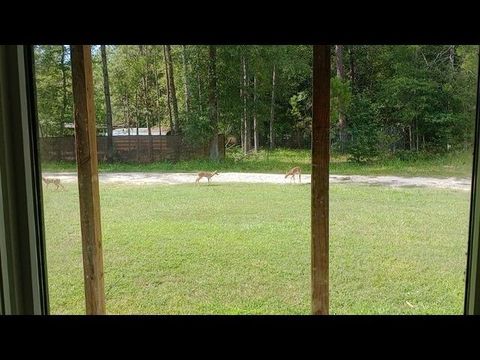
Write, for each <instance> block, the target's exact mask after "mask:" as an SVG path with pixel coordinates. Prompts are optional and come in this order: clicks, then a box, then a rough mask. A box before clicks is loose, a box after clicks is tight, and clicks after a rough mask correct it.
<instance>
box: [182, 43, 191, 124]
mask: <svg viewBox="0 0 480 360" xmlns="http://www.w3.org/2000/svg"><path fill="white" fill-rule="evenodd" d="M182 61H183V86H184V91H185V120H186V121H187V122H188V119H189V116H190V95H189V93H188V65H187V63H188V62H187V49H186V46H185V45H182Z"/></svg>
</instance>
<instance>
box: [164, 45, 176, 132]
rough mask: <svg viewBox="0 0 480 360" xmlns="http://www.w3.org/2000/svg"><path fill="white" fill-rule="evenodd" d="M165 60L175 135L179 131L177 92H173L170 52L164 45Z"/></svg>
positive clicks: (173, 78)
mask: <svg viewBox="0 0 480 360" xmlns="http://www.w3.org/2000/svg"><path fill="white" fill-rule="evenodd" d="M164 50H165V59H166V60H167V65H168V75H169V76H168V82H169V87H170V101H171V103H172V115H173V130H174V131H173V132H174V134H177V133H178V131H179V124H178V104H177V92H176V90H175V76H174V73H173V62H172V52H171V48H170V45H165V47H164Z"/></svg>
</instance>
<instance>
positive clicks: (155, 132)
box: [113, 126, 170, 136]
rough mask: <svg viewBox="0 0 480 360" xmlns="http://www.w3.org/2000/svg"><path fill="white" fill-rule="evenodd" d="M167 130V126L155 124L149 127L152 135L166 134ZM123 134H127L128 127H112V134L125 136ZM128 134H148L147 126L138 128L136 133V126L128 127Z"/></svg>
mask: <svg viewBox="0 0 480 360" xmlns="http://www.w3.org/2000/svg"><path fill="white" fill-rule="evenodd" d="M169 130H170V129H169V128H161V129H159V128H158V126H157V127H152V128H150V133H151V134H152V135H167V132H168V131H169ZM160 131H161V133H160ZM125 135H128V128H116V129H113V136H125ZM130 135H148V128H138V134H137V128H130Z"/></svg>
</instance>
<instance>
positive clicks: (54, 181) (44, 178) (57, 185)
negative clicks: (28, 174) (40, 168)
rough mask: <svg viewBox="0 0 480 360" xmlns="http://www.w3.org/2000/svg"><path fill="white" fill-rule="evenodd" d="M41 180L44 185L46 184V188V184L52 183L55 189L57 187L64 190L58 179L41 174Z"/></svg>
mask: <svg viewBox="0 0 480 360" xmlns="http://www.w3.org/2000/svg"><path fill="white" fill-rule="evenodd" d="M42 180H43V182H44V183H45V185H47V188H48V185H50V184H53V185H55V186H56V188H55V190H58V188H59V187H61V188H62V189H63V190H65V188H64V187H63V185H62V184H61V183H60V179H50V178H46V177H43V176H42Z"/></svg>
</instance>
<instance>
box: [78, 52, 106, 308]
mask: <svg viewBox="0 0 480 360" xmlns="http://www.w3.org/2000/svg"><path fill="white" fill-rule="evenodd" d="M71 57H72V59H71V61H72V86H73V100H74V108H75V151H76V156H77V168H78V190H79V199H80V225H81V233H82V251H83V273H84V280H85V303H86V312H87V315H100V314H105V287H104V279H103V253H102V232H101V226H100V197H99V188H98V169H97V134H96V124H95V104H94V100H93V77H92V58H91V52H90V46H89V45H72V46H71Z"/></svg>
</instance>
